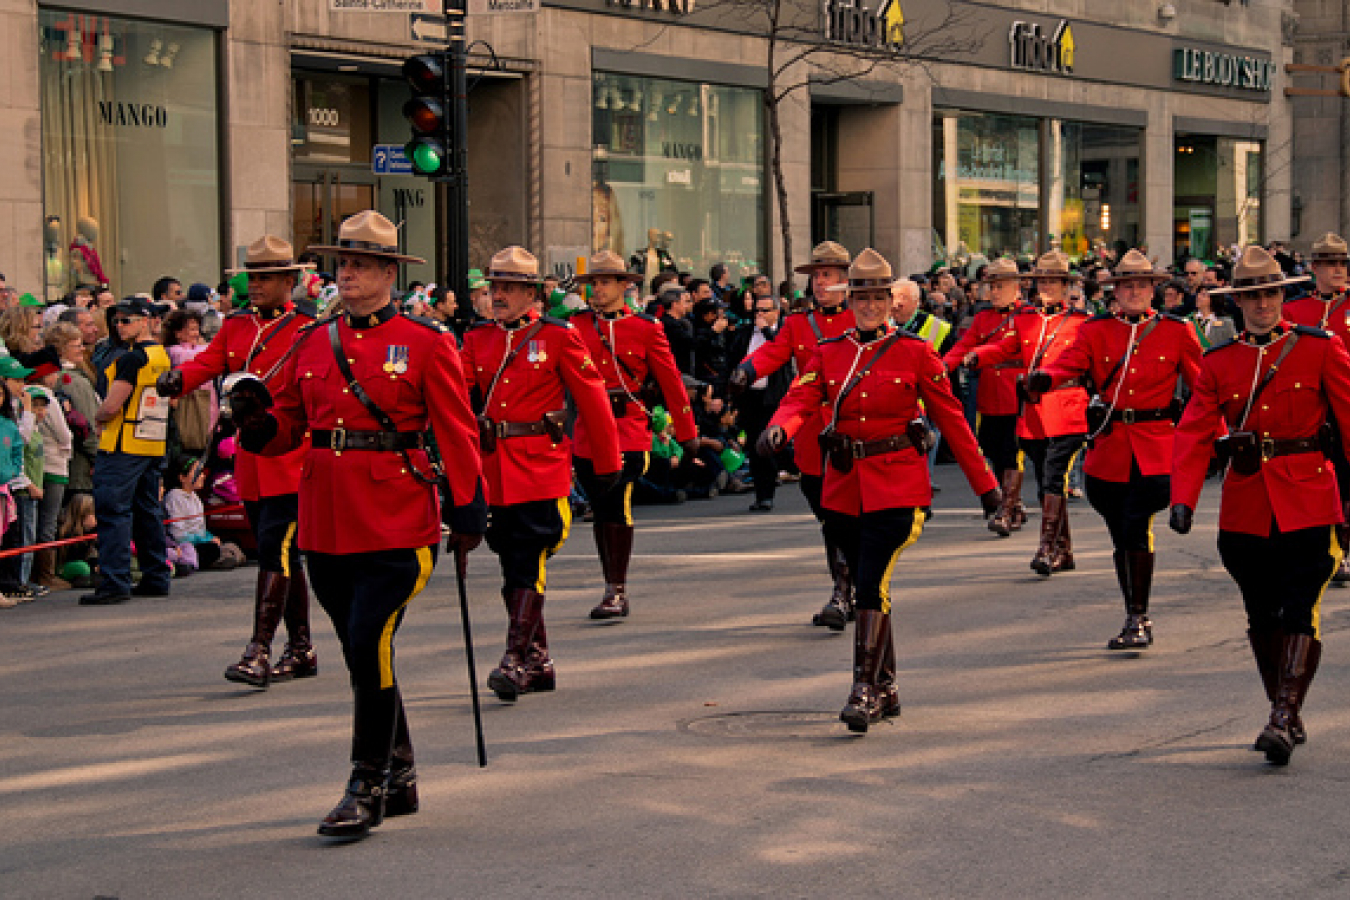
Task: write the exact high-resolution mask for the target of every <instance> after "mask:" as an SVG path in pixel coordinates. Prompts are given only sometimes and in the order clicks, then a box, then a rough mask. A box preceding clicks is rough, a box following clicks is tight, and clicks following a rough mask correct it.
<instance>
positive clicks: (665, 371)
mask: <svg viewBox="0 0 1350 900" xmlns="http://www.w3.org/2000/svg"><path fill="white" fill-rule="evenodd" d="M621 265H622V261H621V260H619V259H618V257H617V256H612V258H611V256H606V255H605V254H597V255H596V256H595V257H593V258H592V265H590V266H589V267H588V269H587V277H588V278H595V277H600V276H602V275H604V274H606V273H607V272H610V271H611V270H612V269H613V268H615V267H616V266H621ZM616 277H617V276H616ZM572 324H573V325H574V326H575V327H576V330H577V333H578V334H579V335H580V336H581V340H582V341H583V342H585V345H586V349H587V350H588V351H589V352H590V355H591V359H592V360H594V361H595V364H596V366H598V367H599V369H600V375H601V377H602V378H603V379H604V383H605V391H606V393H607V394H608V396H609V402H610V404H611V409H612V411H613V413H614V419H615V421H616V422H617V423H618V427H619V445H620V449H622V451H623V472H622V475H621V477H620V480H619V485H618V487H617V488H615V489H613V490H609V491H605V490H600V489H599V485H598V484H597V483H596V480H595V473H596V472H601V471H605V470H604V469H603V468H602V467H600V466H599V462H600V460H599V458H598V457H597V455H596V451H595V449H593V448H592V443H593V441H592V437H591V429H590V425H589V424H588V423H586V422H585V421H582V422H579V423H578V424H577V442H576V448H575V453H576V470H577V477H578V478H579V479H580V480H581V487H582V489H583V490H584V491H586V494H587V496H588V497H589V498H591V513H592V515H593V516H594V522H593V530H594V532H595V547H596V551H597V553H598V554H599V556H600V568H601V571H602V572H603V575H604V579H605V592H604V595H603V596H602V597H601V599H600V602H599V603H598V604H596V606H595V607H594V608H592V609H591V613H590V616H591V618H592V619H598V620H610V619H621V618H624V617H626V616H627V615H628V612H629V602H628V564H629V561H630V560H631V558H632V555H633V537H634V527H633V485H634V483H635V482H636V481H637V480H638V479H639V478H641V477H642V475H643V474H644V473H645V472H646V471H647V465H648V463H649V461H650V460H649V454H650V452H651V449H652V428H651V415H650V413H651V411H650V410H649V409H648V408H647V403H648V402H650V401H647V400H644V399H643V386H644V385H645V384H647V382H648V379H654V380H655V381H656V384H657V386H658V387H659V388H660V390H661V398H662V400H663V401H664V405H665V407H666V410H667V412H668V413H669V414H670V418H671V421H672V422H673V423H674V426H675V439H676V440H677V441H679V442H680V443H681V444H684V443H686V442H688V441H692V440H694V439H695V438H697V437H698V430H697V429H696V428H695V426H694V413H693V411H692V409H691V408H690V405H689V394H688V392H687V391H686V390H685V387H684V380H683V379H682V377H681V376H680V369H679V367H678V366H677V365H676V364H675V357H674V356H673V355H672V354H671V352H670V343H669V342H668V341H667V340H666V331H665V329H664V328H663V327H662V326H661V323H660V322H659V321H657V320H656V319H654V318H652V317H651V316H649V315H647V314H645V313H634V312H632V311H631V310H629V309H628V307H627V305H623V306H621V307H620V308H619V309H617V310H614V311H609V312H599V311H596V310H587V311H586V312H581V313H578V314H577V315H575V316H573V317H572Z"/></svg>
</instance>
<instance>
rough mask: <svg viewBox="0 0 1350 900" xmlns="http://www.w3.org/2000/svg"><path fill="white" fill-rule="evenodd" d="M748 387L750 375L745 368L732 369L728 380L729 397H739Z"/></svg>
mask: <svg viewBox="0 0 1350 900" xmlns="http://www.w3.org/2000/svg"><path fill="white" fill-rule="evenodd" d="M748 387H750V373H749V372H747V371H745V368H744V367H743V366H737V367H736V368H734V369H732V370H731V377H730V378H728V379H727V396H729V397H739V396H740V395H741V394H744V393H745V390H746V388H748Z"/></svg>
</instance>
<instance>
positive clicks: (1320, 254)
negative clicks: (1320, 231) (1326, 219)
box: [1312, 231, 1350, 262]
mask: <svg viewBox="0 0 1350 900" xmlns="http://www.w3.org/2000/svg"><path fill="white" fill-rule="evenodd" d="M1312 258H1313V262H1317V261H1318V260H1341V261H1343V262H1350V248H1347V247H1346V244H1345V238H1343V237H1341V236H1340V235H1339V234H1333V233H1331V232H1330V231H1328V232H1327V233H1326V234H1324V235H1322V237H1321V238H1319V239H1318V240H1317V242H1316V243H1314V244H1313V248H1312Z"/></svg>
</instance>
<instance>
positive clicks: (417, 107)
mask: <svg viewBox="0 0 1350 900" xmlns="http://www.w3.org/2000/svg"><path fill="white" fill-rule="evenodd" d="M446 69H447V66H446V60H445V59H444V58H443V57H442V56H441V55H439V54H432V53H426V54H421V55H419V56H411V57H409V58H408V59H407V60H406V61H405V62H404V63H403V77H404V79H405V80H406V81H407V82H408V86H409V87H410V88H411V89H412V99H410V100H409V101H408V102H407V103H405V104H403V118H404V119H406V120H407V122H408V124H409V125H410V126H411V128H412V137H411V139H410V140H409V141H408V143H407V144H406V145H405V146H404V148H403V150H404V153H405V154H406V155H407V157H408V161H409V162H410V163H411V164H412V170H413V174H415V175H421V176H423V177H426V178H441V177H444V176H446V175H447V174H448V172H447V169H448V167H449V163H450V153H449V151H448V148H449V146H450V143H451V128H452V124H451V119H450V112H451V110H452V108H453V104H452V103H451V98H450V86H449V84H448V83H447V80H446V77H445V76H446Z"/></svg>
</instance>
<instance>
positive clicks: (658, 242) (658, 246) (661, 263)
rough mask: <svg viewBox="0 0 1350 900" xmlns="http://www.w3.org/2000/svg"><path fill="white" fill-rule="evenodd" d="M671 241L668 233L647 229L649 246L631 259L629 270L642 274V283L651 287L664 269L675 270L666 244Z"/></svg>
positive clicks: (657, 229) (658, 229) (656, 229)
mask: <svg viewBox="0 0 1350 900" xmlns="http://www.w3.org/2000/svg"><path fill="white" fill-rule="evenodd" d="M668 241H669V238H668V237H667V233H666V232H663V231H661V229H660V228H648V229H647V246H646V247H645V248H643V249H642V250H639V251H638V252H636V253H634V254H633V256H632V258H631V259H629V261H628V265H629V268H630V269H632V270H633V271H636V272H641V273H642V283H643V284H644V285H650V284H651V283H652V279H653V278H655V277H656V276H657V275H660V274H661V272H662V270H663V269H673V268H675V261H674V260H672V259H671V258H670V254H669V253H668V252H667V251H666V247H665V245H666V243H667V242H668Z"/></svg>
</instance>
